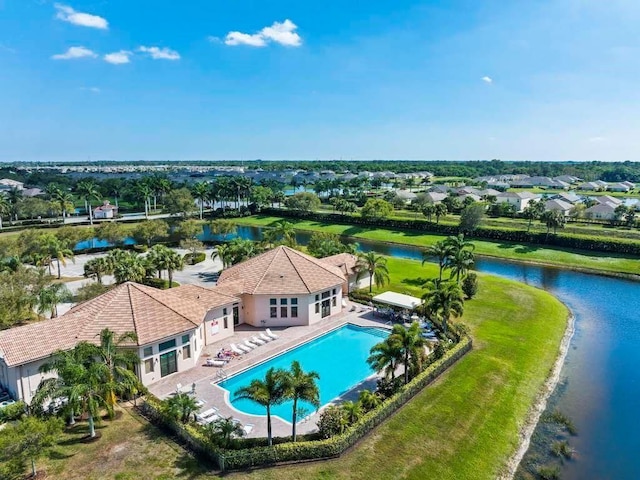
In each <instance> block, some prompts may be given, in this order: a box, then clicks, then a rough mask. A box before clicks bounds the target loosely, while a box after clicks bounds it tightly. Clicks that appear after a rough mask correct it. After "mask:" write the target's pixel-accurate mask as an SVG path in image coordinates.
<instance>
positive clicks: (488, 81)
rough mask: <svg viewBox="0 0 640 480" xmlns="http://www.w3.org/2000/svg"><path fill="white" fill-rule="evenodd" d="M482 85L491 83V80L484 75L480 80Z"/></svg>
mask: <svg viewBox="0 0 640 480" xmlns="http://www.w3.org/2000/svg"><path fill="white" fill-rule="evenodd" d="M481 80H482V81H483V82H484V83H493V78H491V77H487V76H486V75H485V76H484V77H482V78H481Z"/></svg>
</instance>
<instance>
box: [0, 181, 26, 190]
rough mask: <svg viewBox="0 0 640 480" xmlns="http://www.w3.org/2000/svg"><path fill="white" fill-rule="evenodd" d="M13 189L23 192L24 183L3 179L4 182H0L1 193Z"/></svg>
mask: <svg viewBox="0 0 640 480" xmlns="http://www.w3.org/2000/svg"><path fill="white" fill-rule="evenodd" d="M13 188H15V189H16V190H23V189H24V183H22V182H19V181H17V180H12V179H10V178H3V179H2V180H0V191H2V190H11V189H13Z"/></svg>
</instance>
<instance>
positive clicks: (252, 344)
mask: <svg viewBox="0 0 640 480" xmlns="http://www.w3.org/2000/svg"><path fill="white" fill-rule="evenodd" d="M244 345H246V346H247V347H249V348H250V349H252V350H253V349H254V348H258V345H256V344H255V343H251V342H250V341H249V339H248V338H247V339H245V341H244Z"/></svg>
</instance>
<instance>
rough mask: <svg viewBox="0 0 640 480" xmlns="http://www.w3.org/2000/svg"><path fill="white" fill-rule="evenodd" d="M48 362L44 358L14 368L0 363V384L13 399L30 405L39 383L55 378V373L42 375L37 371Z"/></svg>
mask: <svg viewBox="0 0 640 480" xmlns="http://www.w3.org/2000/svg"><path fill="white" fill-rule="evenodd" d="M48 360H49V359H48V358H46V359H42V360H37V361H35V362H30V363H26V364H24V365H19V366H16V367H7V366H6V365H5V363H4V362H3V361H0V383H2V385H3V386H5V387H6V388H7V389H8V390H9V393H10V394H11V396H12V397H13V398H14V399H16V400H24V401H25V402H26V403H31V400H32V399H33V396H34V395H35V393H36V390H37V389H38V385H40V381H42V380H43V379H45V378H52V377H55V373H48V374H43V373H40V371H39V369H40V367H41V366H42V365H43V364H44V363H46V362H47V361H48Z"/></svg>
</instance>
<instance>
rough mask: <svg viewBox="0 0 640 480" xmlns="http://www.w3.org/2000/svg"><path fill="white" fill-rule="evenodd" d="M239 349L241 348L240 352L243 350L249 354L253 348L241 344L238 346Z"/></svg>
mask: <svg viewBox="0 0 640 480" xmlns="http://www.w3.org/2000/svg"><path fill="white" fill-rule="evenodd" d="M238 348H239V349H240V350H242V351H243V352H244V353H249V352H250V351H251V350H252V348H251V347H248V346H247V345H245V344H244V343H239V344H238Z"/></svg>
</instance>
